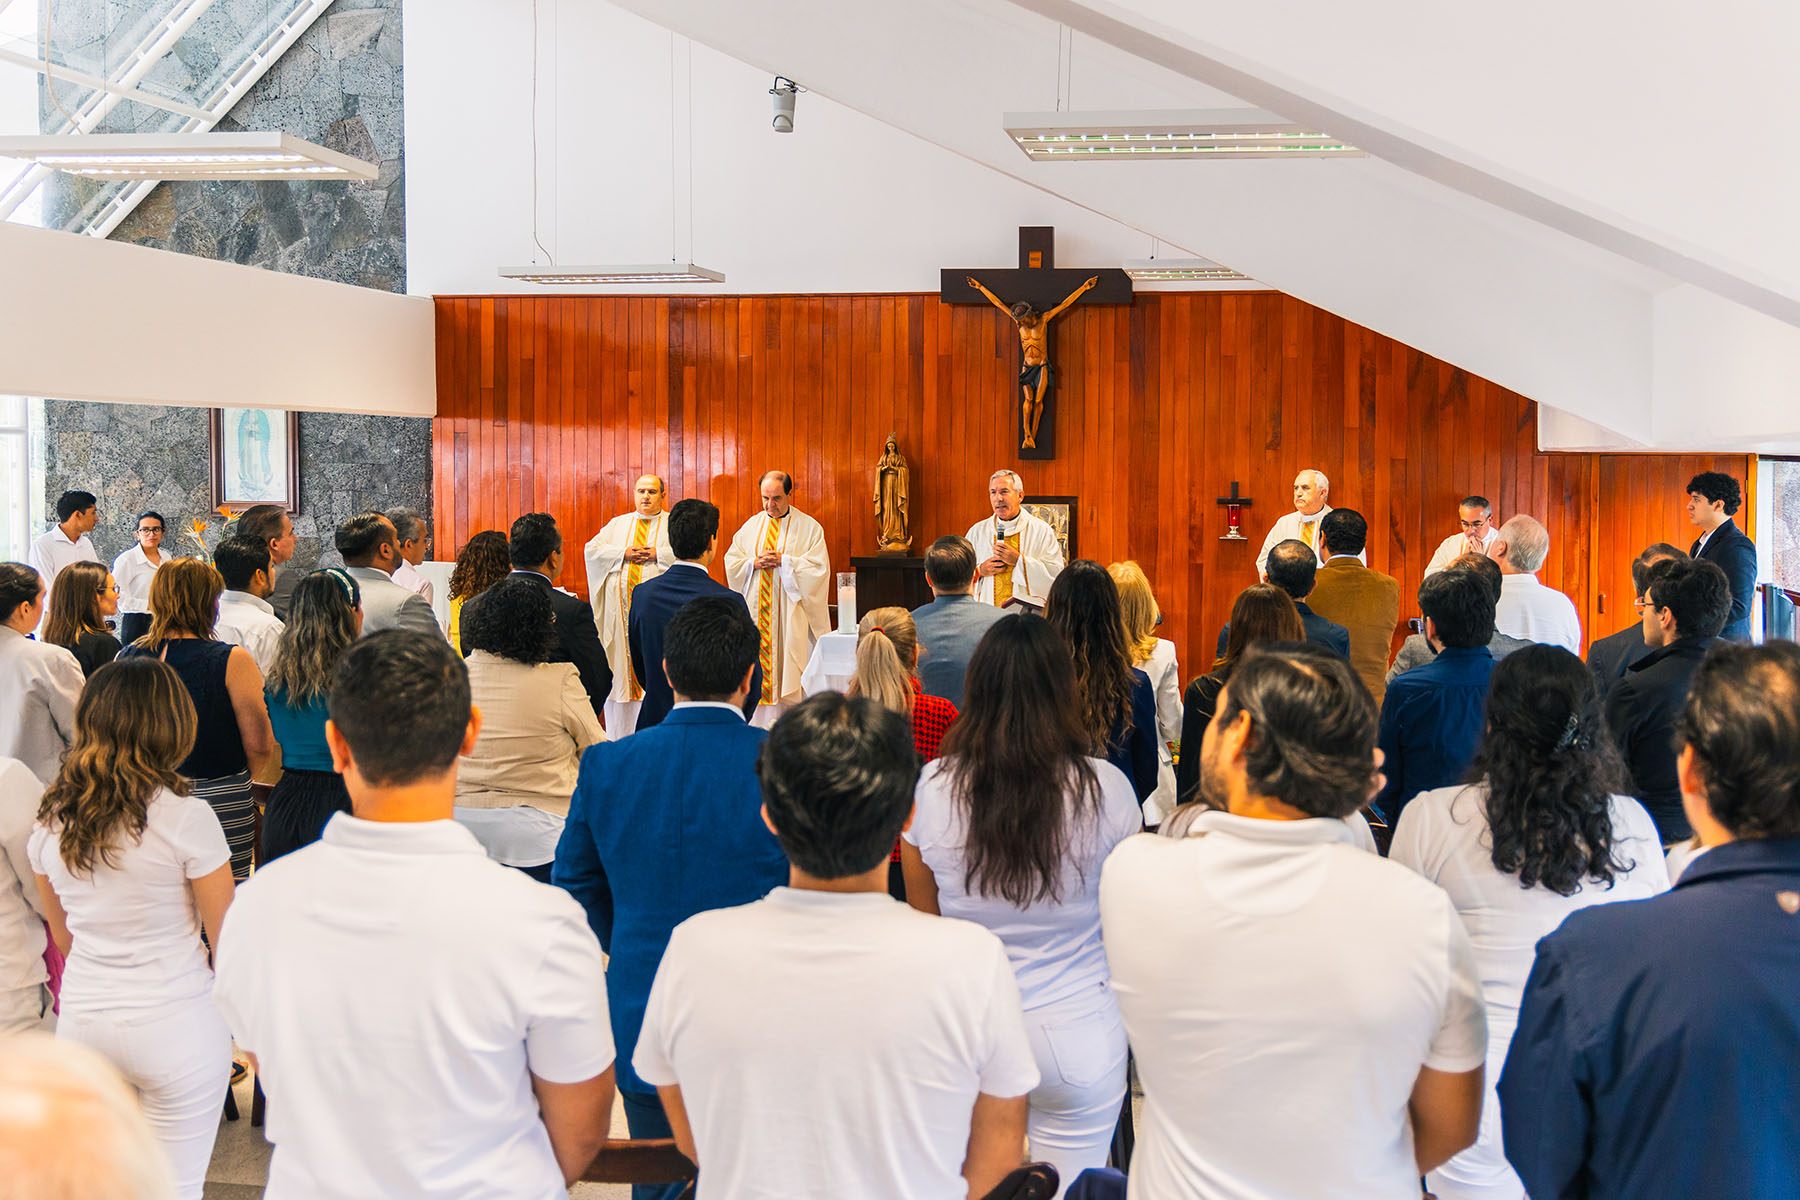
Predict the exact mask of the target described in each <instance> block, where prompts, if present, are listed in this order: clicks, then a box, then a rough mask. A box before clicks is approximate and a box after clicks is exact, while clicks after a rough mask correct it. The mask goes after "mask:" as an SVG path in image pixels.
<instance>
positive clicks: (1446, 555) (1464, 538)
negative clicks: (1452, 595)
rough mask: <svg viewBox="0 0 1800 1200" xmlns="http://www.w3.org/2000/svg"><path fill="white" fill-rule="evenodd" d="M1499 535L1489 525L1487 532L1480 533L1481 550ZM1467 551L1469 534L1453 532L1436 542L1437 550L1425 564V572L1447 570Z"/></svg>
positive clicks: (1484, 552)
mask: <svg viewBox="0 0 1800 1200" xmlns="http://www.w3.org/2000/svg"><path fill="white" fill-rule="evenodd" d="M1499 536H1500V531H1499V530H1498V529H1496V528H1494V527H1493V526H1492V525H1489V526H1488V530H1487V532H1486V533H1484V534H1482V535H1481V552H1482V553H1483V554H1486V553H1487V552H1488V550H1489V549H1490V548H1491V547H1492V546H1493V544H1494V541H1495V539H1496V538H1498V537H1499ZM1467 553H1469V535H1468V534H1466V533H1453V534H1451V535H1450V536H1449V537H1447V538H1445V539H1444V540H1443V541H1441V542H1439V543H1438V548H1437V551H1436V552H1435V553H1433V554H1432V556H1431V561H1430V562H1428V563H1426V564H1425V574H1426V575H1435V574H1436V573H1437V572H1439V571H1447V570H1449V569H1450V564H1451V563H1453V562H1455V561H1456V560H1457V559H1459V558H1461V557H1462V556H1463V555H1465V554H1467Z"/></svg>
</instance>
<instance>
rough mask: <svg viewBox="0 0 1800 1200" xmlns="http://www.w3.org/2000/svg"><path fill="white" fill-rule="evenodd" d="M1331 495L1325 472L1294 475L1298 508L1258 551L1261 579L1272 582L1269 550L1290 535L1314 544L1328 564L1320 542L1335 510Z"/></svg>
mask: <svg viewBox="0 0 1800 1200" xmlns="http://www.w3.org/2000/svg"><path fill="white" fill-rule="evenodd" d="M1330 494H1331V480H1329V479H1327V478H1325V472H1323V471H1310V470H1309V471H1302V472H1300V473H1299V474H1298V475H1296V476H1294V511H1293V512H1291V513H1288V514H1286V515H1285V516H1283V517H1281V518H1280V519H1279V520H1277V521H1276V522H1275V524H1273V525H1271V526H1270V527H1269V536H1268V537H1266V538H1264V539H1263V544H1262V549H1261V550H1259V551H1258V552H1257V554H1256V577H1257V578H1258V579H1260V580H1262V581H1263V582H1264V583H1267V582H1268V581H1269V576H1268V574H1267V570H1268V565H1269V551H1271V550H1273V549H1274V548H1275V547H1276V546H1279V545H1280V544H1281V543H1282V542H1285V541H1287V540H1288V539H1289V538H1292V539H1293V540H1294V541H1297V542H1305V543H1306V544H1307V545H1308V546H1311V547H1312V552H1313V554H1315V555H1317V556H1318V559H1319V565H1320V566H1323V565H1324V564H1325V547H1324V546H1323V545H1321V544H1320V542H1319V522H1320V521H1323V520H1324V519H1325V514H1326V513H1328V512H1330V511H1331V505H1329V504H1327V503H1325V497H1327V496H1329V495H1330ZM1359 557H1360V556H1359ZM1364 561H1367V560H1366V559H1365V560H1364Z"/></svg>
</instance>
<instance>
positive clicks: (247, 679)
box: [119, 558, 275, 883]
mask: <svg viewBox="0 0 1800 1200" xmlns="http://www.w3.org/2000/svg"><path fill="white" fill-rule="evenodd" d="M224 590H225V581H224V580H223V579H221V578H220V577H219V573H218V571H216V570H214V569H213V568H212V566H211V565H210V564H208V563H203V562H200V561H198V560H196V559H191V558H178V559H174V560H172V561H170V562H169V563H167V564H165V565H164V566H163V567H162V568H161V569H160V570H158V571H157V572H156V574H155V575H154V576H153V577H152V578H151V582H150V612H151V618H150V632H148V633H146V634H145V635H144V636H143V637H141V638H139V639H138V640H137V641H135V642H133V643H132V644H131V645H130V646H127V647H126V648H125V649H124V650H123V651H122V652H121V653H120V655H119V657H121V658H125V657H135V656H140V655H142V656H147V657H150V658H160V659H162V660H163V661H164V662H166V663H168V664H169V666H171V667H172V668H174V670H175V674H177V675H179V676H180V677H181V682H182V683H183V684H184V685H186V687H187V690H188V695H189V696H191V697H192V698H193V701H194V710H195V714H196V716H197V717H198V728H197V736H196V737H195V739H194V749H193V751H192V753H190V754H189V755H188V756H187V758H186V759H184V760H183V761H182V763H181V765H180V766H179V767H177V768H176V771H177V772H178V773H179V774H181V775H183V776H185V777H186V778H187V779H189V780H190V781H192V783H193V785H194V790H193V794H194V795H195V796H196V797H198V798H200V799H202V800H205V801H206V803H207V804H208V805H209V806H210V807H211V808H212V810H213V812H214V813H215V814H217V816H218V818H219V824H220V825H221V826H222V827H223V828H224V830H225V842H226V844H227V845H228V846H230V847H231V875H232V878H233V879H235V880H236V881H237V882H239V883H242V882H243V881H244V880H245V879H247V878H249V876H250V852H251V849H252V848H253V847H254V845H255V843H256V805H255V802H254V801H252V800H251V798H250V777H251V775H252V773H254V772H255V771H258V770H261V769H262V768H263V767H264V766H266V765H267V764H268V762H269V759H270V758H271V756H272V755H273V753H274V749H275V737H274V734H273V733H272V732H271V731H270V728H269V710H268V706H267V705H266V704H265V703H264V701H263V680H262V672H261V671H259V670H257V668H256V662H255V660H254V659H252V658H251V657H250V652H249V651H248V650H245V649H244V648H242V647H241V646H233V645H231V644H230V643H228V642H221V641H219V640H218V639H217V637H216V636H215V635H214V633H213V623H214V621H215V620H216V619H217V617H218V611H219V594H220V593H221V592H223V591H224Z"/></svg>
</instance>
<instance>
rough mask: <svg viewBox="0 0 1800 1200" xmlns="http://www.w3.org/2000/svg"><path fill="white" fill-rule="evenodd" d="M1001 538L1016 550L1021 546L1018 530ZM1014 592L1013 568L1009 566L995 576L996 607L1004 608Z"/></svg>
mask: <svg viewBox="0 0 1800 1200" xmlns="http://www.w3.org/2000/svg"><path fill="white" fill-rule="evenodd" d="M1001 540H1002V541H1003V542H1004V543H1005V544H1006V545H1008V546H1011V547H1012V548H1013V549H1014V550H1017V549H1018V548H1019V534H1018V531H1017V530H1014V531H1013V532H1012V533H1009V534H1007V535H1006V536H1005V537H1004V538H1002V539H1001ZM1012 593H1013V586H1012V568H1010V567H1009V568H1008V569H1006V570H1004V571H1002V572H1000V574H998V575H996V576H994V607H995V608H1004V607H1005V606H1006V602H1007V601H1008V600H1011V599H1012Z"/></svg>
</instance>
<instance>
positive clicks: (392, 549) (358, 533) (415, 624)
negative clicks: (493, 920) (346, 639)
mask: <svg viewBox="0 0 1800 1200" xmlns="http://www.w3.org/2000/svg"><path fill="white" fill-rule="evenodd" d="M331 540H332V542H333V544H334V545H336V546H337V552H338V553H339V554H341V555H343V556H344V566H345V568H346V569H347V570H348V571H349V572H350V577H351V578H352V579H354V580H356V583H357V586H358V587H360V588H361V589H362V611H363V625H362V631H363V636H365V637H367V636H368V635H369V634H371V633H374V632H375V631H376V630H378V629H412V630H416V631H417V632H419V633H435V634H437V635H438V636H439V637H443V636H444V631H443V630H442V629H441V628H439V627H438V623H437V617H436V615H435V614H433V613H432V611H431V605H429V604H427V603H425V598H424V597H423V596H421V595H419V594H418V593H417V592H413V591H409V590H407V589H406V588H403V587H401V586H400V585H399V584H397V583H395V582H394V580H393V574H394V570H395V568H396V567H398V566H399V565H400V563H401V561H402V560H401V558H400V535H399V534H398V533H397V532H395V530H394V523H393V522H392V521H390V520H388V519H387V518H386V517H385V516H383V515H382V514H380V513H378V512H366V513H359V514H357V515H356V516H354V517H351V518H350V519H349V520H348V521H345V522H344V523H343V524H342V525H339V526H338V527H337V532H336V533H335V534H333V535H332V539H331Z"/></svg>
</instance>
